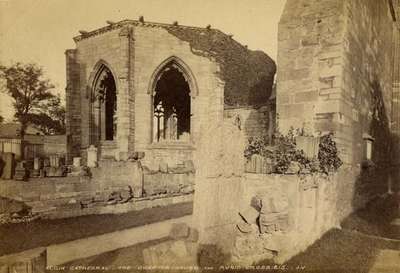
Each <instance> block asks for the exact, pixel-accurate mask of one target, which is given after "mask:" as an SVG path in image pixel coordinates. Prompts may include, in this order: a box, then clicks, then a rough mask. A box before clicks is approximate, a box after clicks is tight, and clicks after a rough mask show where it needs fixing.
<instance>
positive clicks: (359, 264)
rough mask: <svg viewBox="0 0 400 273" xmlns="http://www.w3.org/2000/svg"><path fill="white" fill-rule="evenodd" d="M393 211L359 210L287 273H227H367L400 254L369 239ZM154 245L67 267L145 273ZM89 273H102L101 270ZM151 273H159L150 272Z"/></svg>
mask: <svg viewBox="0 0 400 273" xmlns="http://www.w3.org/2000/svg"><path fill="white" fill-rule="evenodd" d="M396 209H397V208H396V203H393V199H391V198H386V199H379V200H375V202H373V203H371V204H370V205H369V206H368V207H367V208H366V209H365V210H361V211H359V212H357V213H355V214H353V215H351V216H350V217H349V219H346V221H345V222H344V224H343V226H344V228H343V229H332V230H331V231H329V232H328V233H326V234H325V235H324V236H323V237H322V238H321V239H319V240H318V241H316V242H315V243H314V244H313V245H311V246H310V247H309V248H308V249H307V250H306V251H304V252H302V253H299V254H298V255H296V256H295V257H293V258H292V259H291V260H289V261H288V262H287V263H286V267H287V270H280V271H279V270H278V271H274V270H264V271H262V270H250V271H246V270H239V271H229V272H296V273H301V272H302V273H308V272H313V273H317V272H320V273H329V272H332V273H333V272H334V273H367V272H368V271H369V270H370V269H371V268H372V266H373V265H374V263H375V262H376V257H377V254H378V253H380V252H381V251H382V250H385V249H390V250H396V251H400V241H395V240H386V239H385V238H383V237H382V238H379V237H377V238H374V237H371V236H369V235H368V234H370V235H377V236H381V235H385V234H388V233H387V231H388V228H387V226H388V225H389V223H390V221H391V219H393V217H395V216H396V211H397V210H396ZM361 232H363V233H366V234H363V233H361ZM390 235H391V237H396V236H395V235H396V234H394V233H391V234H390ZM398 235H399V234H398V233H397V236H398ZM156 243H157V242H148V243H146V244H140V245H135V246H132V247H129V248H124V249H119V250H116V251H113V252H109V253H105V254H102V255H98V256H95V257H91V258H87V259H82V260H79V261H76V262H73V263H71V264H68V265H67V266H71V265H74V266H76V265H84V266H95V265H98V266H109V267H111V268H118V266H122V265H126V266H128V267H130V268H128V269H127V270H120V271H115V272H145V271H143V270H142V271H140V270H138V269H137V268H138V266H141V265H143V264H142V263H143V257H142V250H143V249H144V248H146V247H148V246H150V245H152V244H156ZM399 263H400V261H399ZM259 265H261V266H262V265H269V266H273V265H274V264H273V263H271V262H270V261H263V262H261V263H260V264H259ZM297 268H299V269H297ZM67 272H69V271H67ZM75 272H76V271H75ZM77 272H79V271H77ZM82 272H83V271H82ZM86 272H87V271H86ZM90 272H101V270H100V271H96V270H94V271H90ZM111 272H112V271H111ZM151 272H161V271H160V270H158V271H157V270H156V271H154V270H153V271H151ZM164 272H171V271H164ZM203 272H210V271H203ZM219 272H222V271H219ZM399 272H400V271H399ZM391 273H396V272H391Z"/></svg>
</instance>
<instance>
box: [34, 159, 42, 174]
mask: <svg viewBox="0 0 400 273" xmlns="http://www.w3.org/2000/svg"><path fill="white" fill-rule="evenodd" d="M41 168H42V160H41V159H40V158H39V157H35V158H34V159H33V172H32V176H33V177H39V176H40V169H41Z"/></svg>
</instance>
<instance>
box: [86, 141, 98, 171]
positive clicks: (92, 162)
mask: <svg viewBox="0 0 400 273" xmlns="http://www.w3.org/2000/svg"><path fill="white" fill-rule="evenodd" d="M87 166H88V167H89V168H95V167H97V148H96V147H94V146H93V145H90V147H89V148H88V149H87Z"/></svg>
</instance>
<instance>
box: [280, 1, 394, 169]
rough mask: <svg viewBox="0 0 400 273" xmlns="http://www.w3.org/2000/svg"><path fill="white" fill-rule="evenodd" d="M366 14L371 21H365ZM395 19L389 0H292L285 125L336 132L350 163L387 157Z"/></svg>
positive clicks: (283, 89)
mask: <svg viewBox="0 0 400 273" xmlns="http://www.w3.org/2000/svg"><path fill="white" fill-rule="evenodd" d="M366 18H367V19H366ZM392 35H393V18H392V15H391V13H390V6H389V4H388V1H373V0H367V1H361V0H360V1H347V0H339V1H338V0H335V1H332V0H322V1H311V2H310V1H303V0H301V1H296V0H288V1H287V3H286V6H285V9H284V12H283V15H282V17H281V21H280V23H279V35H278V36H279V37H278V39H279V42H278V63H279V66H278V85H277V86H278V90H277V108H278V113H279V119H280V120H279V121H280V122H279V126H280V128H281V129H282V130H284V131H285V130H287V129H288V128H289V127H290V126H294V127H301V126H302V125H303V126H304V125H305V126H306V127H307V128H310V130H311V133H315V132H325V131H333V132H334V133H335V135H336V140H337V142H338V144H339V147H340V151H341V158H342V160H343V161H344V162H345V163H347V164H352V165H357V164H360V162H361V161H362V160H363V159H364V158H363V156H364V153H365V148H364V146H365V144H364V140H363V134H369V135H371V136H372V137H374V138H375V142H374V148H373V150H374V152H373V160H374V161H385V159H387V158H388V157H387V156H385V154H387V151H388V150H387V149H388V147H387V144H388V143H390V141H388V140H389V138H390V136H389V135H390V134H389V132H388V130H389V119H390V112H391V96H392V82H393V81H392V70H393V65H392V64H393V57H392V46H393V43H392V41H393V40H392Z"/></svg>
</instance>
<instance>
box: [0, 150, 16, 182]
mask: <svg viewBox="0 0 400 273" xmlns="http://www.w3.org/2000/svg"><path fill="white" fill-rule="evenodd" d="M2 159H3V162H4V167H3V173H2V175H1V178H2V179H12V178H13V176H14V169H15V155H14V154H13V153H3V155H2Z"/></svg>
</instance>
